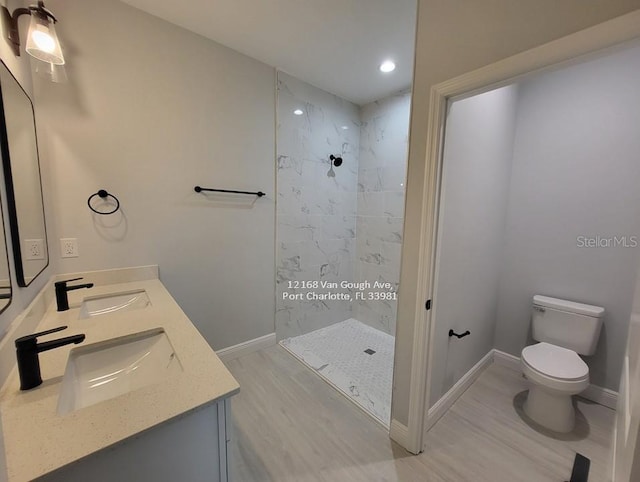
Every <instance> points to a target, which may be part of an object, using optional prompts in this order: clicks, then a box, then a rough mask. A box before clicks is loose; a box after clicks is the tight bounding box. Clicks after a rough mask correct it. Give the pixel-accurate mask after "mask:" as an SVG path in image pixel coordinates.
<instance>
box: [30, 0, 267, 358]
mask: <svg viewBox="0 0 640 482" xmlns="http://www.w3.org/2000/svg"><path fill="white" fill-rule="evenodd" d="M47 7H49V8H51V10H52V11H54V12H55V13H56V15H57V16H58V17H59V18H60V19H61V20H60V22H59V24H58V35H59V36H60V38H61V39H63V41H64V47H65V56H66V58H67V63H68V68H67V71H68V77H69V82H68V83H66V84H62V85H61V84H52V83H50V82H47V81H46V80H39V79H38V80H37V82H36V83H35V96H36V105H37V113H36V114H37V121H38V126H39V129H40V130H39V137H40V141H41V147H42V157H43V162H44V163H46V164H47V171H46V174H45V183H46V184H47V185H48V186H50V190H51V193H50V194H51V195H50V197H49V204H50V208H51V211H52V213H53V216H51V217H50V219H49V221H50V222H49V224H50V228H51V229H50V233H49V234H50V246H51V248H52V253H51V257H52V258H55V259H56V260H57V264H58V271H59V272H77V271H88V270H95V269H101V268H115V267H124V266H132V265H144V264H158V265H159V266H160V277H161V278H162V281H163V282H164V284H165V286H166V287H167V289H168V290H169V291H170V292H171V294H172V295H173V296H174V297H175V299H176V301H177V302H178V303H179V304H180V305H181V307H182V308H183V309H184V310H185V312H186V314H187V315H188V316H189V318H190V319H191V320H192V321H193V322H194V324H195V325H196V327H197V328H198V329H199V330H200V332H201V333H202V334H203V336H204V337H205V338H206V339H207V341H208V342H209V343H210V344H211V346H212V347H213V348H214V349H219V348H223V347H226V346H230V345H234V344H237V343H240V342H243V341H246V340H249V339H252V338H256V337H260V336H263V335H266V334H268V333H272V332H273V331H274V303H275V294H274V293H275V282H274V279H275V275H274V272H275V266H274V262H273V257H274V255H273V253H274V250H275V246H274V239H275V233H274V218H275V169H274V162H275V160H274V152H275V145H274V144H275V139H274V137H275V136H274V132H275V125H274V124H275V122H274V118H275V71H274V69H273V68H271V67H269V66H267V65H265V64H262V63H260V62H258V61H256V60H253V59H250V58H249V57H246V56H244V55H241V54H239V53H237V52H234V51H232V50H230V49H228V48H226V47H223V46H221V45H219V44H216V43H214V42H212V41H210V40H207V39H205V38H203V37H201V36H199V35H196V34H194V33H191V32H188V31H186V30H184V29H181V28H179V27H176V26H174V25H171V24H169V23H167V22H165V21H162V20H160V19H158V18H156V17H153V16H151V15H148V14H146V13H143V12H141V11H139V10H136V9H134V8H132V7H129V6H127V5H125V4H123V3H121V2H118V1H115V0H107V1H99V0H86V1H83V2H65V1H62V0H51V1H50V2H47ZM197 184H200V185H203V186H210V187H220V188H231V189H246V190H263V191H265V192H266V193H267V197H265V198H262V199H258V200H255V204H252V202H253V201H254V199H252V198H250V197H246V196H240V197H236V198H232V197H229V196H213V195H212V196H204V195H200V194H196V193H194V192H193V187H194V186H195V185H197ZM99 188H104V189H107V190H108V191H110V192H113V193H114V194H116V195H117V196H118V197H119V199H120V202H121V204H122V209H121V211H120V212H119V213H116V214H114V215H112V216H98V215H92V213H91V212H90V211H89V209H88V208H87V205H86V201H87V198H88V196H89V195H90V194H92V193H94V192H96V190H97V189H99ZM62 237H70V238H78V243H79V251H80V257H79V258H67V259H60V257H59V254H60V253H59V241H58V239H59V238H62Z"/></svg>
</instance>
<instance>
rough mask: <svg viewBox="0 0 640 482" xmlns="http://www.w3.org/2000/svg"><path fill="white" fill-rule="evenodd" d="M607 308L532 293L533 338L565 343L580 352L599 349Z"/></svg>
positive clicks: (590, 351)
mask: <svg viewBox="0 0 640 482" xmlns="http://www.w3.org/2000/svg"><path fill="white" fill-rule="evenodd" d="M603 316H604V308H602V307H600V306H592V305H585V304H583V303H576V302H574V301H567V300H561V299H558V298H551V297H549V296H541V295H536V296H534V297H533V313H532V317H531V329H532V334H533V339H534V340H537V341H545V342H547V343H551V344H552V345H557V346H562V347H564V348H568V349H569V350H573V351H575V352H576V353H579V354H580V355H593V354H594V353H595V351H596V345H597V344H598V338H599V337H600V329H601V328H602V318H603Z"/></svg>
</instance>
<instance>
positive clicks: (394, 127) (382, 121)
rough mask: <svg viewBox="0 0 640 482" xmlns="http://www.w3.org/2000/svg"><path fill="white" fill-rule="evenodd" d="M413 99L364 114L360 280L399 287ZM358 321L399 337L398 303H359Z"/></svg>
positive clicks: (370, 107)
mask: <svg viewBox="0 0 640 482" xmlns="http://www.w3.org/2000/svg"><path fill="white" fill-rule="evenodd" d="M410 106H411V93H410V92H406V93H403V94H398V95H395V96H391V97H388V98H386V99H384V100H381V101H376V102H372V103H371V104H367V105H366V106H364V107H363V108H362V111H361V114H360V119H361V122H362V126H361V129H360V152H359V169H358V206H357V215H356V239H357V241H356V279H357V280H358V281H369V282H370V283H373V282H374V281H383V282H390V283H392V284H393V285H394V286H395V288H396V291H397V287H398V285H399V281H400V250H401V246H402V227H403V219H404V191H405V187H404V185H405V178H406V171H407V153H408V137H409V113H410ZM354 311H355V313H354V318H356V319H358V320H359V321H361V322H363V323H366V324H368V325H370V326H372V327H374V328H377V329H379V330H382V331H385V332H387V333H389V334H391V335H395V331H396V326H395V325H396V314H397V301H394V300H390V301H375V300H363V301H357V302H356V306H354Z"/></svg>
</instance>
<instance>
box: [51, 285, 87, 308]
mask: <svg viewBox="0 0 640 482" xmlns="http://www.w3.org/2000/svg"><path fill="white" fill-rule="evenodd" d="M81 279H82V278H73V279H68V280H64V281H56V283H55V287H56V301H57V302H58V311H67V310H68V309H69V298H68V297H67V292H69V291H73V290H79V289H81V288H93V283H85V284H83V285H76V286H67V283H70V282H72V281H78V280H81Z"/></svg>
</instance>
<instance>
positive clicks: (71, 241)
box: [60, 238, 80, 258]
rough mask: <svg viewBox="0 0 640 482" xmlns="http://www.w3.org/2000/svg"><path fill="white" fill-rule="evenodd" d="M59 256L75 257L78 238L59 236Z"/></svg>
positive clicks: (76, 255)
mask: <svg viewBox="0 0 640 482" xmlns="http://www.w3.org/2000/svg"><path fill="white" fill-rule="evenodd" d="M60 256H62V257H63V258H77V257H78V256H80V254H79V253H78V240H77V239H76V238H60Z"/></svg>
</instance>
